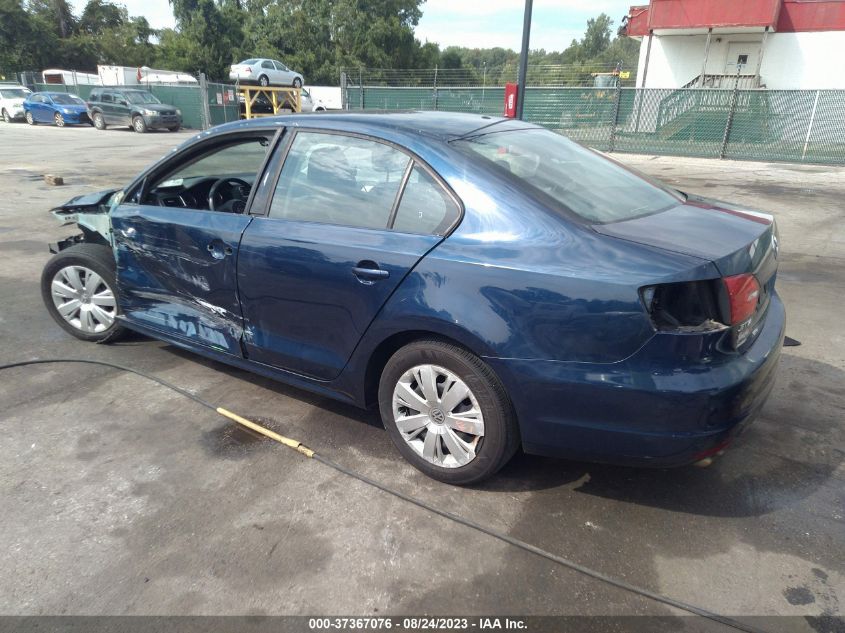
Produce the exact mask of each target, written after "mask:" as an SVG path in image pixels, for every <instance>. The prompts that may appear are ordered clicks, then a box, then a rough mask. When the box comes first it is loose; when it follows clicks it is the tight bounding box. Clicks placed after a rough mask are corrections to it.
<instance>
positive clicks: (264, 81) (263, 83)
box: [258, 75, 270, 88]
mask: <svg viewBox="0 0 845 633" xmlns="http://www.w3.org/2000/svg"><path fill="white" fill-rule="evenodd" d="M258 85H259V86H261V87H262V88H266V87H267V86H269V85H270V78H269V77H267V75H261V76H260V77H259V78H258Z"/></svg>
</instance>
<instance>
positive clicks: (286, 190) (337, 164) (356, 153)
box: [270, 132, 411, 229]
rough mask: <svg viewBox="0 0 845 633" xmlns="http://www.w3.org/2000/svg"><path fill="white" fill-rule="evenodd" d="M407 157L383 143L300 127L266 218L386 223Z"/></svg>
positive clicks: (347, 223) (383, 225) (373, 225)
mask: <svg viewBox="0 0 845 633" xmlns="http://www.w3.org/2000/svg"><path fill="white" fill-rule="evenodd" d="M410 160H411V159H410V157H408V156H407V155H406V154H405V153H404V152H400V151H399V150H397V149H395V148H393V147H391V146H389V145H386V144H384V143H379V142H376V141H371V140H367V139H361V138H357V137H352V136H342V135H339V134H323V133H316V132H299V133H298V134H297V135H296V137H295V138H294V141H293V144H292V146H291V148H290V151H289V152H288V155H287V158H286V159H285V163H284V166H283V168H282V173H281V175H280V177H279V182H278V184H277V185H276V191H275V194H274V195H273V201H272V203H271V205H270V217H274V218H284V219H287V220H301V221H306V222H319V223H323V224H336V225H341V226H353V227H360V228H371V229H384V228H387V225H388V222H389V220H390V214H391V211H392V210H393V206H394V203H395V201H396V195H397V193H398V192H399V187H400V185H401V182H402V179H403V177H404V175H405V171H406V169H407V168H408V165H409V164H410Z"/></svg>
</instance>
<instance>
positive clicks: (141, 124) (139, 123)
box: [132, 116, 147, 134]
mask: <svg viewBox="0 0 845 633" xmlns="http://www.w3.org/2000/svg"><path fill="white" fill-rule="evenodd" d="M132 129H133V130H135V131H136V132H137V133H138V134H143V133H144V132H146V131H147V122H146V121H144V117H142V116H136V117H135V118H134V119H132Z"/></svg>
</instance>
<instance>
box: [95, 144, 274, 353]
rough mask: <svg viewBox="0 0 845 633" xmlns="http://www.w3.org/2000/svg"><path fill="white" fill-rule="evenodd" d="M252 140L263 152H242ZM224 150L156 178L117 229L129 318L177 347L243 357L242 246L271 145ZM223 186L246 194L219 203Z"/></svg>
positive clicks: (119, 216) (122, 214)
mask: <svg viewBox="0 0 845 633" xmlns="http://www.w3.org/2000/svg"><path fill="white" fill-rule="evenodd" d="M252 141H256V142H257V143H259V144H260V146H261V147H260V148H259V150H258V152H256V153H255V154H254V155H253V154H249V153H247V152H246V151H244V149H243V147H241V146H243V145H248V144H249V143H250V142H252ZM217 143H218V145H219V144H220V143H221V141H219V140H218V141H217ZM222 143H223V147H222V149H221V150H218V151H219V152H220V156H219V157H217V158H214V156H213V151H212V152H210V153H209V154H207V155H206V156H203V157H201V158H199V159H197V158H196V157H189V159H188V160H187V161H186V164H185V165H183V166H182V167H178V166H177V168H176V169H175V170H172V169H167V170H163V171H164V175H159V176H155V175H153V176H152V177H151V184H150V185H146V184H145V185H144V186H142V187H141V190H140V192H139V193H138V194H137V195H135V196H132V195H129V196H127V200H126V201H124V202H123V203H121V204H120V205H118V206H117V207H116V208H114V209H112V211H111V224H112V230H113V241H114V247H115V257H116V260H117V285H118V297H119V298H118V302H119V304H120V308H121V311H122V313H123V316H122V318H123V319H125V320H126V321H128V322H129V323H130V324H131V326H132V327H133V328H134V329H141V330H145V329H148V330H150V331H151V333H153V334H154V335H156V336H159V337H161V336H162V335H164V336H165V337H167V338H169V339H171V340H173V341H174V342H176V343H179V342H185V343H189V344H191V345H203V346H206V347H209V348H212V349H214V350H215V351H218V352H224V353H227V354H231V355H234V356H241V348H240V340H241V335H242V333H243V320H242V316H241V309H240V303H239V300H238V289H237V278H236V265H237V257H238V247H239V243H240V239H241V235H242V234H243V232H244V229H246V227H247V226H248V225H249V223H250V222H251V221H252V217H251V216H250V215H249V214H247V213H246V203H247V196H248V193H249V189H250V188H251V186H252V185H253V183H254V182H255V179H256V177H257V173H258V169H259V168H260V166H261V164H263V159H264V155H265V154H266V151H267V148H268V147H269V141H268V140H267V139H265V138H263V137H262V138H260V139H258V138H254V137H250V138H247V139H246V142H244V141H243V139H241V140H235V141H231V140H229V141H226V140H225V139H224V140H223V141H222ZM239 144H240V145H239ZM201 150H202V148H200V151H201ZM231 150H234V151H231ZM226 152H229V153H228V154H226ZM209 157H210V159H209V160H207V158H209ZM203 165H205V166H206V167H205V168H204V167H203ZM221 170H222V171H221ZM227 170H230V171H227ZM231 170H234V171H231ZM235 181H239V182H240V183H242V184H241V185H237V184H236V183H235ZM218 183H222V184H223V185H225V188H226V190H227V191H228V190H229V189H237V188H240V189H242V190H245V191H241V193H240V194H239V195H238V196H237V197H234V196H232V197H230V196H229V195H228V194H227V195H225V196H220V195H218V194H219V193H220V191H222V189H223V187H221V186H220V185H218ZM232 183H235V184H232ZM215 185H217V186H216V188H215ZM247 185H249V186H247ZM212 198H214V199H215V200H216V206H215V203H214V202H212V201H211V199H212ZM235 203H237V204H235ZM194 207H197V208H194ZM201 207H206V208H201Z"/></svg>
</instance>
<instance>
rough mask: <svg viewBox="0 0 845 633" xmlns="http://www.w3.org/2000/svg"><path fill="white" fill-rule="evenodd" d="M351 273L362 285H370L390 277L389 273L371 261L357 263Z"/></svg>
mask: <svg viewBox="0 0 845 633" xmlns="http://www.w3.org/2000/svg"><path fill="white" fill-rule="evenodd" d="M352 273H353V274H354V275H355V276H356V277H357V278H358V281H360V282H361V283H363V284H372V283H373V282H374V281H378V280H380V279H387V278H388V277H390V272H389V271H387V270H382V269H381V268H379V267H378V264H376V263H375V262H371V261H363V262H358V265H357V266H355V267H354V268H353V269H352Z"/></svg>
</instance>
